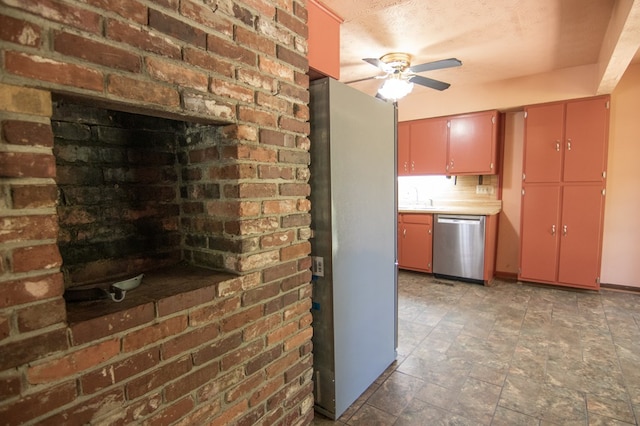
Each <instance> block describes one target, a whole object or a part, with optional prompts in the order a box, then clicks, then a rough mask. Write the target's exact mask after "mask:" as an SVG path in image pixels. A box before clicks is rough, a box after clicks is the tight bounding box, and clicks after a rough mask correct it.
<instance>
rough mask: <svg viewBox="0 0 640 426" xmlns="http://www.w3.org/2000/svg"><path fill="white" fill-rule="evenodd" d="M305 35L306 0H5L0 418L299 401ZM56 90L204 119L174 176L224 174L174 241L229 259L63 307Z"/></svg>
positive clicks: (302, 419)
mask: <svg viewBox="0 0 640 426" xmlns="http://www.w3.org/2000/svg"><path fill="white" fill-rule="evenodd" d="M306 39H307V28H306V8H305V4H304V1H303V0H299V1H293V0H273V1H266V0H238V1H231V0H218V1H215V2H213V1H208V0H155V1H150V0H114V1H105V0H0V61H1V62H0V63H1V67H2V69H1V70H0V135H1V139H0V179H1V180H0V223H1V226H0V230H1V231H0V421H1V422H2V423H3V424H36V423H38V424H56V425H58V424H86V423H90V424H127V423H132V422H135V423H138V424H154V425H156V424H185V425H186V424H220V425H222V424H225V425H226V424H243V425H245V424H246V425H249V424H264V425H272V424H283V425H285V424H286V425H290V424H305V423H308V422H309V421H310V419H311V418H312V417H313V399H312V393H311V390H312V384H311V364H312V361H311V341H310V339H311V334H312V331H311V325H310V322H311V316H310V314H309V308H310V304H311V303H310V284H309V280H310V272H309V266H310V263H309V258H308V254H309V247H310V246H309V243H308V238H309V235H310V231H309V223H310V217H309V207H310V206H309V201H308V199H307V196H308V193H309V187H308V184H307V181H308V177H309V170H308V163H309V154H308V148H309V141H308V139H307V135H308V132H309V124H308V122H307V121H308V118H309V110H308V77H307V75H306V72H307V60H306ZM59 95H63V96H64V97H71V98H78V99H80V100H82V102H90V103H91V104H92V105H99V106H104V107H107V108H110V109H114V110H121V111H127V112H135V113H139V114H148V115H151V116H156V117H166V118H170V119H175V120H185V121H189V122H197V123H202V124H206V125H209V124H211V125H215V126H216V132H217V133H218V135H219V136H220V137H221V138H222V139H221V141H222V142H220V143H218V145H216V146H215V147H212V146H210V145H209V142H207V138H202V139H201V140H198V142H197V143H195V144H193V145H192V146H191V147H190V148H189V149H187V150H185V151H184V158H183V160H184V161H185V165H186V171H185V172H184V175H183V176H182V177H184V178H186V181H187V182H188V183H187V186H189V189H188V190H191V191H194V188H207V187H210V186H208V185H212V184H216V185H219V187H218V191H217V193H216V191H210V192H207V191H204V192H203V191H195V192H192V194H198V195H197V196H195V195H194V196H193V197H190V198H188V200H187V201H186V202H184V203H182V204H181V205H180V221H181V222H184V223H183V224H182V225H183V226H185V227H186V229H188V232H186V233H185V235H183V239H182V240H181V244H182V247H183V249H185V253H188V254H186V255H185V258H186V260H188V261H190V262H191V263H193V264H197V265H206V266H209V267H211V268H215V269H218V270H223V271H225V272H226V273H227V274H226V275H225V274H215V273H208V274H204V275H203V274H202V273H201V272H200V273H199V275H198V276H197V277H191V276H190V277H189V280H188V282H184V283H183V284H182V287H181V288H179V289H175V288H174V289H170V290H165V291H163V292H161V293H159V294H157V295H156V296H155V297H152V298H149V299H148V300H145V301H143V302H140V303H137V304H133V305H132V304H129V305H122V307H121V308H119V309H118V310H117V311H114V312H111V313H109V314H104V315H98V316H96V315H94V316H93V317H91V318H83V317H82V316H78V315H76V316H74V317H73V318H71V317H70V311H69V309H68V307H67V306H66V305H65V303H64V300H63V298H62V294H63V292H64V287H65V283H64V279H63V276H62V273H61V268H62V267H63V260H62V257H61V255H60V250H59V248H58V239H59V235H61V234H62V233H61V231H60V227H59V217H58V209H57V207H58V206H57V204H58V202H57V200H58V190H59V188H58V183H60V182H59V181H62V178H63V173H64V170H63V169H62V168H57V167H56V160H55V157H54V153H53V148H54V137H53V131H52V122H51V117H52V114H53V109H52V105H53V102H52V97H53V98H57V97H58V96H59ZM187 234H188V235H187ZM187 237H188V238H187ZM221 247H224V249H222V250H221V249H220V248H221ZM173 273H174V274H175V275H176V276H177V278H180V276H182V275H184V274H183V273H182V271H181V270H180V269H177V270H175V271H173ZM229 273H231V274H230V275H229ZM185 274H186V273H185ZM161 278H163V277H161ZM164 278H166V277H164ZM182 278H183V279H184V277H182ZM196 284H197V285H196ZM123 303H125V302H123Z"/></svg>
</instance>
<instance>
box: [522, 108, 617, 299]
mask: <svg viewBox="0 0 640 426" xmlns="http://www.w3.org/2000/svg"><path fill="white" fill-rule="evenodd" d="M608 134H609V97H608V96H600V97H595V98H588V99H579V100H572V101H566V102H557V103H550V104H542V105H533V106H529V107H526V108H525V145H524V164H523V175H522V179H523V187H522V220H521V229H520V236H521V238H520V242H521V247H520V271H519V274H518V278H519V279H520V280H524V281H534V282H541V283H549V284H556V285H563V286H570V287H579V288H587V289H598V288H599V287H600V260H601V247H602V227H603V219H604V215H603V213H604V199H605V179H606V166H607V140H608Z"/></svg>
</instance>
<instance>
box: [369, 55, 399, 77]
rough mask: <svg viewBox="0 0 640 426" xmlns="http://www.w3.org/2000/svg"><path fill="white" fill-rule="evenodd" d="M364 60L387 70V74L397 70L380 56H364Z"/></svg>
mask: <svg viewBox="0 0 640 426" xmlns="http://www.w3.org/2000/svg"><path fill="white" fill-rule="evenodd" d="M363 61H365V62H368V63H370V64H371V65H373V66H374V67H378V68H380V69H381V70H382V71H384V72H386V73H387V74H391V73H393V72H394V71H395V70H394V69H393V67H391V66H389V65H388V64H387V63H385V62H382V61H381V60H380V59H378V58H364V59H363Z"/></svg>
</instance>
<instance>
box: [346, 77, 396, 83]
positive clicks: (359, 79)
mask: <svg viewBox="0 0 640 426" xmlns="http://www.w3.org/2000/svg"><path fill="white" fill-rule="evenodd" d="M385 77H386V75H374V76H372V77H364V78H358V79H356V80H351V81H344V82H343V83H344V84H351V83H359V82H361V81H367V80H377V79H381V78H385Z"/></svg>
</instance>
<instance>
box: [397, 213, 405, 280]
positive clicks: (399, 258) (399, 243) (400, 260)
mask: <svg viewBox="0 0 640 426" xmlns="http://www.w3.org/2000/svg"><path fill="white" fill-rule="evenodd" d="M397 230H398V235H397V237H396V238H397V242H396V250H397V251H398V252H397V253H396V257H397V261H398V267H402V266H403V265H404V258H403V257H402V231H403V230H402V215H401V214H399V215H398V228H397Z"/></svg>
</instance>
